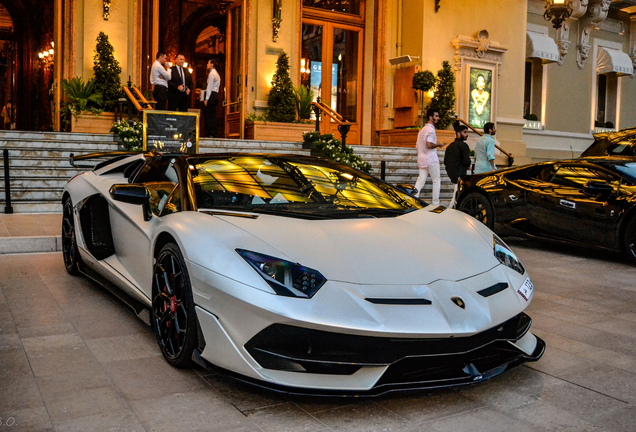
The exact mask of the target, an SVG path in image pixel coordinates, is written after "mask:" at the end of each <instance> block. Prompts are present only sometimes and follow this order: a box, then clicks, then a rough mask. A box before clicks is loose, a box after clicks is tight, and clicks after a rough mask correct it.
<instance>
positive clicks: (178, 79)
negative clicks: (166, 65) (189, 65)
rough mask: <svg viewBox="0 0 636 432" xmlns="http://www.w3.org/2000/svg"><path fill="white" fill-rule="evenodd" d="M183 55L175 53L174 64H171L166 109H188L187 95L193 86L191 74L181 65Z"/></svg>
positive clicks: (183, 59) (183, 58)
mask: <svg viewBox="0 0 636 432" xmlns="http://www.w3.org/2000/svg"><path fill="white" fill-rule="evenodd" d="M183 63H185V57H184V56H183V54H179V55H177V58H176V60H175V65H174V66H172V70H171V73H172V76H171V78H170V81H168V110H169V111H182V112H186V111H188V97H189V96H190V91H191V90H192V88H193V87H194V84H193V82H192V75H190V72H189V71H188V70H187V69H186V68H184V67H183Z"/></svg>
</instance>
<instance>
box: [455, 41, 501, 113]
mask: <svg viewBox="0 0 636 432" xmlns="http://www.w3.org/2000/svg"><path fill="white" fill-rule="evenodd" d="M451 43H452V44H453V46H454V47H455V66H454V70H455V75H456V77H457V87H456V93H457V112H458V113H459V115H460V117H462V118H468V112H469V108H468V106H469V102H468V101H469V98H470V96H469V95H468V87H467V80H468V76H469V75H468V74H469V72H470V68H471V67H483V68H484V69H488V70H492V71H493V86H494V88H495V90H493V91H494V92H495V94H496V86H497V82H498V78H499V76H500V75H501V70H502V67H501V64H502V62H503V54H504V53H505V52H506V51H508V50H507V48H504V47H503V46H501V44H499V43H498V42H495V41H492V40H490V37H489V34H488V31H486V30H481V31H480V32H478V33H477V35H475V36H474V37H470V36H457V38H456V39H454V40H453V41H452V42H451ZM496 113H497V109H496V100H493V106H492V118H496Z"/></svg>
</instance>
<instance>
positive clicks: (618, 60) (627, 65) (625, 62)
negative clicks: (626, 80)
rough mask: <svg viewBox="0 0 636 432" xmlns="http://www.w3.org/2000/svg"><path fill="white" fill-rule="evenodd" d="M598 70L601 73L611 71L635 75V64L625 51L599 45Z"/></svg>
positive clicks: (617, 73)
mask: <svg viewBox="0 0 636 432" xmlns="http://www.w3.org/2000/svg"><path fill="white" fill-rule="evenodd" d="M596 72H597V73H598V74H599V75H601V74H609V73H616V75H618V76H622V75H634V64H633V63H632V59H631V58H630V57H629V56H628V55H627V54H626V53H624V52H623V51H619V50H617V49H612V48H605V47H599V49H598V66H597V69H596Z"/></svg>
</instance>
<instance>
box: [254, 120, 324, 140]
mask: <svg viewBox="0 0 636 432" xmlns="http://www.w3.org/2000/svg"><path fill="white" fill-rule="evenodd" d="M314 129H315V126H314V125H313V124H309V123H277V122H264V121H254V122H246V123H245V138H246V139H250V140H257V141H283V142H303V134H304V133H305V132H311V131H313V130H314Z"/></svg>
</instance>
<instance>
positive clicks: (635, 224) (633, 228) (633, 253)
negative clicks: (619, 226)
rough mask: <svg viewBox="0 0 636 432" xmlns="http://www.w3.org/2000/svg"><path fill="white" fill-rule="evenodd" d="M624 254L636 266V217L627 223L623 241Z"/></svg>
mask: <svg viewBox="0 0 636 432" xmlns="http://www.w3.org/2000/svg"><path fill="white" fill-rule="evenodd" d="M621 243H622V244H621V246H622V249H623V252H624V253H625V255H626V256H627V258H628V259H629V261H630V262H631V263H632V264H636V216H635V217H632V219H631V220H630V221H629V222H628V223H627V227H626V228H625V231H624V232H623V237H622V239H621Z"/></svg>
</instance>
